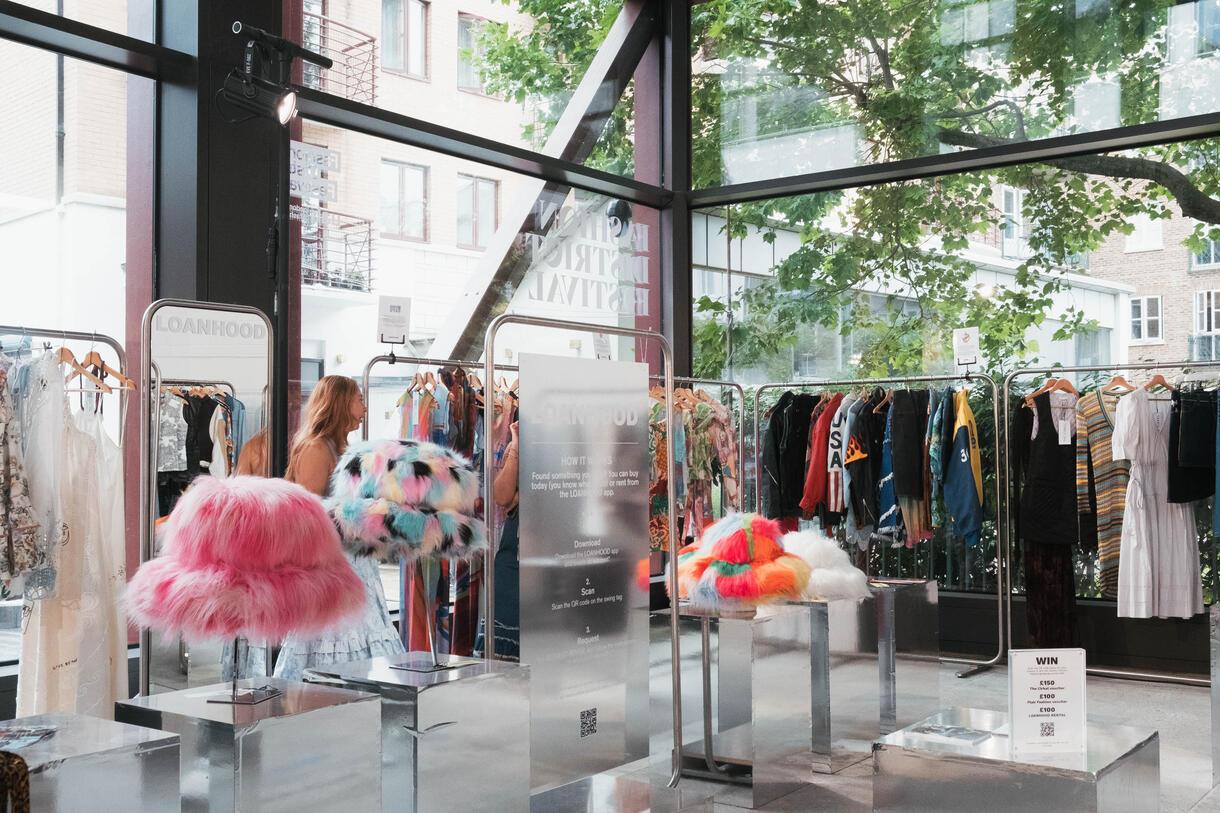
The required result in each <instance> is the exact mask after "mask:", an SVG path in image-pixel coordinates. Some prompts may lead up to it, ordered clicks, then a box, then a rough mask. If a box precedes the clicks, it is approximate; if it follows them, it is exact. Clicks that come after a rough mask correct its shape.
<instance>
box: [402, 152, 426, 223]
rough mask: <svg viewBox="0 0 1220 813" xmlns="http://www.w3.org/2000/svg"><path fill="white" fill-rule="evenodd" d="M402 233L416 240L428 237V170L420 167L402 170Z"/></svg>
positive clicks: (408, 167) (407, 167) (409, 167)
mask: <svg viewBox="0 0 1220 813" xmlns="http://www.w3.org/2000/svg"><path fill="white" fill-rule="evenodd" d="M403 209H404V213H403V224H404V225H403V232H404V233H405V234H406V235H407V236H408V237H412V238H414V239H416V240H423V239H425V238H426V237H427V236H428V225H427V217H428V170H427V169H426V168H425V167H420V166H406V167H404V168H403Z"/></svg>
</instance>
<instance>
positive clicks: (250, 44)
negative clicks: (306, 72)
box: [220, 21, 334, 124]
mask: <svg viewBox="0 0 1220 813" xmlns="http://www.w3.org/2000/svg"><path fill="white" fill-rule="evenodd" d="M233 33H234V34H244V35H245V36H246V37H248V39H247V41H246V52H245V57H244V58H243V59H242V64H241V66H240V67H237V68H234V69H233V70H231V71H229V75H228V76H226V77H225V82H224V87H223V88H222V89H221V91H220V95H221V98H223V99H224V100H225V101H226V102H228V103H229V104H231V105H233V106H234V107H237V108H240V109H242V110H246V111H248V112H250V113H251V114H252V115H253V116H274V117H275V119H276V120H277V121H279V123H280V124H287V123H288V122H289V121H291V120H292V117H293V116H295V115H296V112H297V94H296V91H294V90H292V89H291V88H290V87H288V86H287V85H286V82H287V78H288V76H289V72H290V69H291V67H292V60H293V58H295V57H300V58H301V59H304V60H305V61H307V62H312V63H313V64H315V65H319V66H321V67H323V68H330V67H332V66H333V65H334V62H333V61H332V60H330V59H328V58H327V57H324V56H322V55H321V54H318V53H314V52H313V51H310V50H309V49H307V48H302V47H301V46H299V45H297V44H296V43H293V42H289V41H288V40H286V39H283V38H282V37H277V36H276V35H274V34H269V33H267V32H266V31H264V30H262V29H261V28H255V27H254V26H252V25H246V24H245V23H243V22H240V21H238V22H235V23H233Z"/></svg>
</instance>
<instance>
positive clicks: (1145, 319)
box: [1131, 296, 1161, 344]
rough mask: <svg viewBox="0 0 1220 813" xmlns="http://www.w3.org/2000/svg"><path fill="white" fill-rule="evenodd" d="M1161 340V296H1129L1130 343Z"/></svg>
mask: <svg viewBox="0 0 1220 813" xmlns="http://www.w3.org/2000/svg"><path fill="white" fill-rule="evenodd" d="M1160 341H1161V298H1160V297H1159V296H1133V297H1131V342H1132V344H1135V343H1141V344H1156V343H1159V342H1160Z"/></svg>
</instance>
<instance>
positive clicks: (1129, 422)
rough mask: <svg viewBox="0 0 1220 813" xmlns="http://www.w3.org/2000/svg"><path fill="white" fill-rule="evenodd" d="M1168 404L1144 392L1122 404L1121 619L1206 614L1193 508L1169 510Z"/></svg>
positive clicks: (1118, 413) (1117, 450)
mask: <svg viewBox="0 0 1220 813" xmlns="http://www.w3.org/2000/svg"><path fill="white" fill-rule="evenodd" d="M1169 413H1170V403H1169V401H1168V400H1159V399H1154V398H1152V397H1151V396H1150V395H1149V394H1148V392H1147V391H1146V390H1144V389H1143V388H1140V389H1136V390H1135V391H1133V392H1131V393H1129V394H1127V395H1124V396H1123V397H1122V398H1120V399H1119V401H1118V408H1117V409H1116V410H1115V417H1114V436H1113V440H1112V446H1113V454H1114V459H1115V460H1130V461H1131V480H1130V482H1129V483H1128V485H1127V498H1126V505H1125V510H1124V513H1123V530H1122V541H1121V546H1120V548H1119V558H1118V615H1119V617H1122V618H1190V617H1191V616H1193V615H1196V614H1198V613H1201V612H1203V587H1202V580H1201V578H1200V574H1199V549H1198V545H1197V543H1196V541H1195V522H1194V514H1193V509H1192V506H1191V505H1189V504H1186V503H1171V502H1169V498H1168V496H1169V495H1168V487H1169Z"/></svg>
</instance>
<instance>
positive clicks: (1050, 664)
mask: <svg viewBox="0 0 1220 813" xmlns="http://www.w3.org/2000/svg"><path fill="white" fill-rule="evenodd" d="M1008 713H1009V719H1010V720H1011V722H1010V732H1009V737H1010V742H1011V744H1012V752H1013V754H1014V755H1016V754H1037V753H1070V752H1076V751H1084V750H1085V745H1086V728H1087V725H1088V719H1087V716H1086V713H1085V651H1084V650H1083V649H1014V650H1012V651H1011V652H1009V654H1008Z"/></svg>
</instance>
